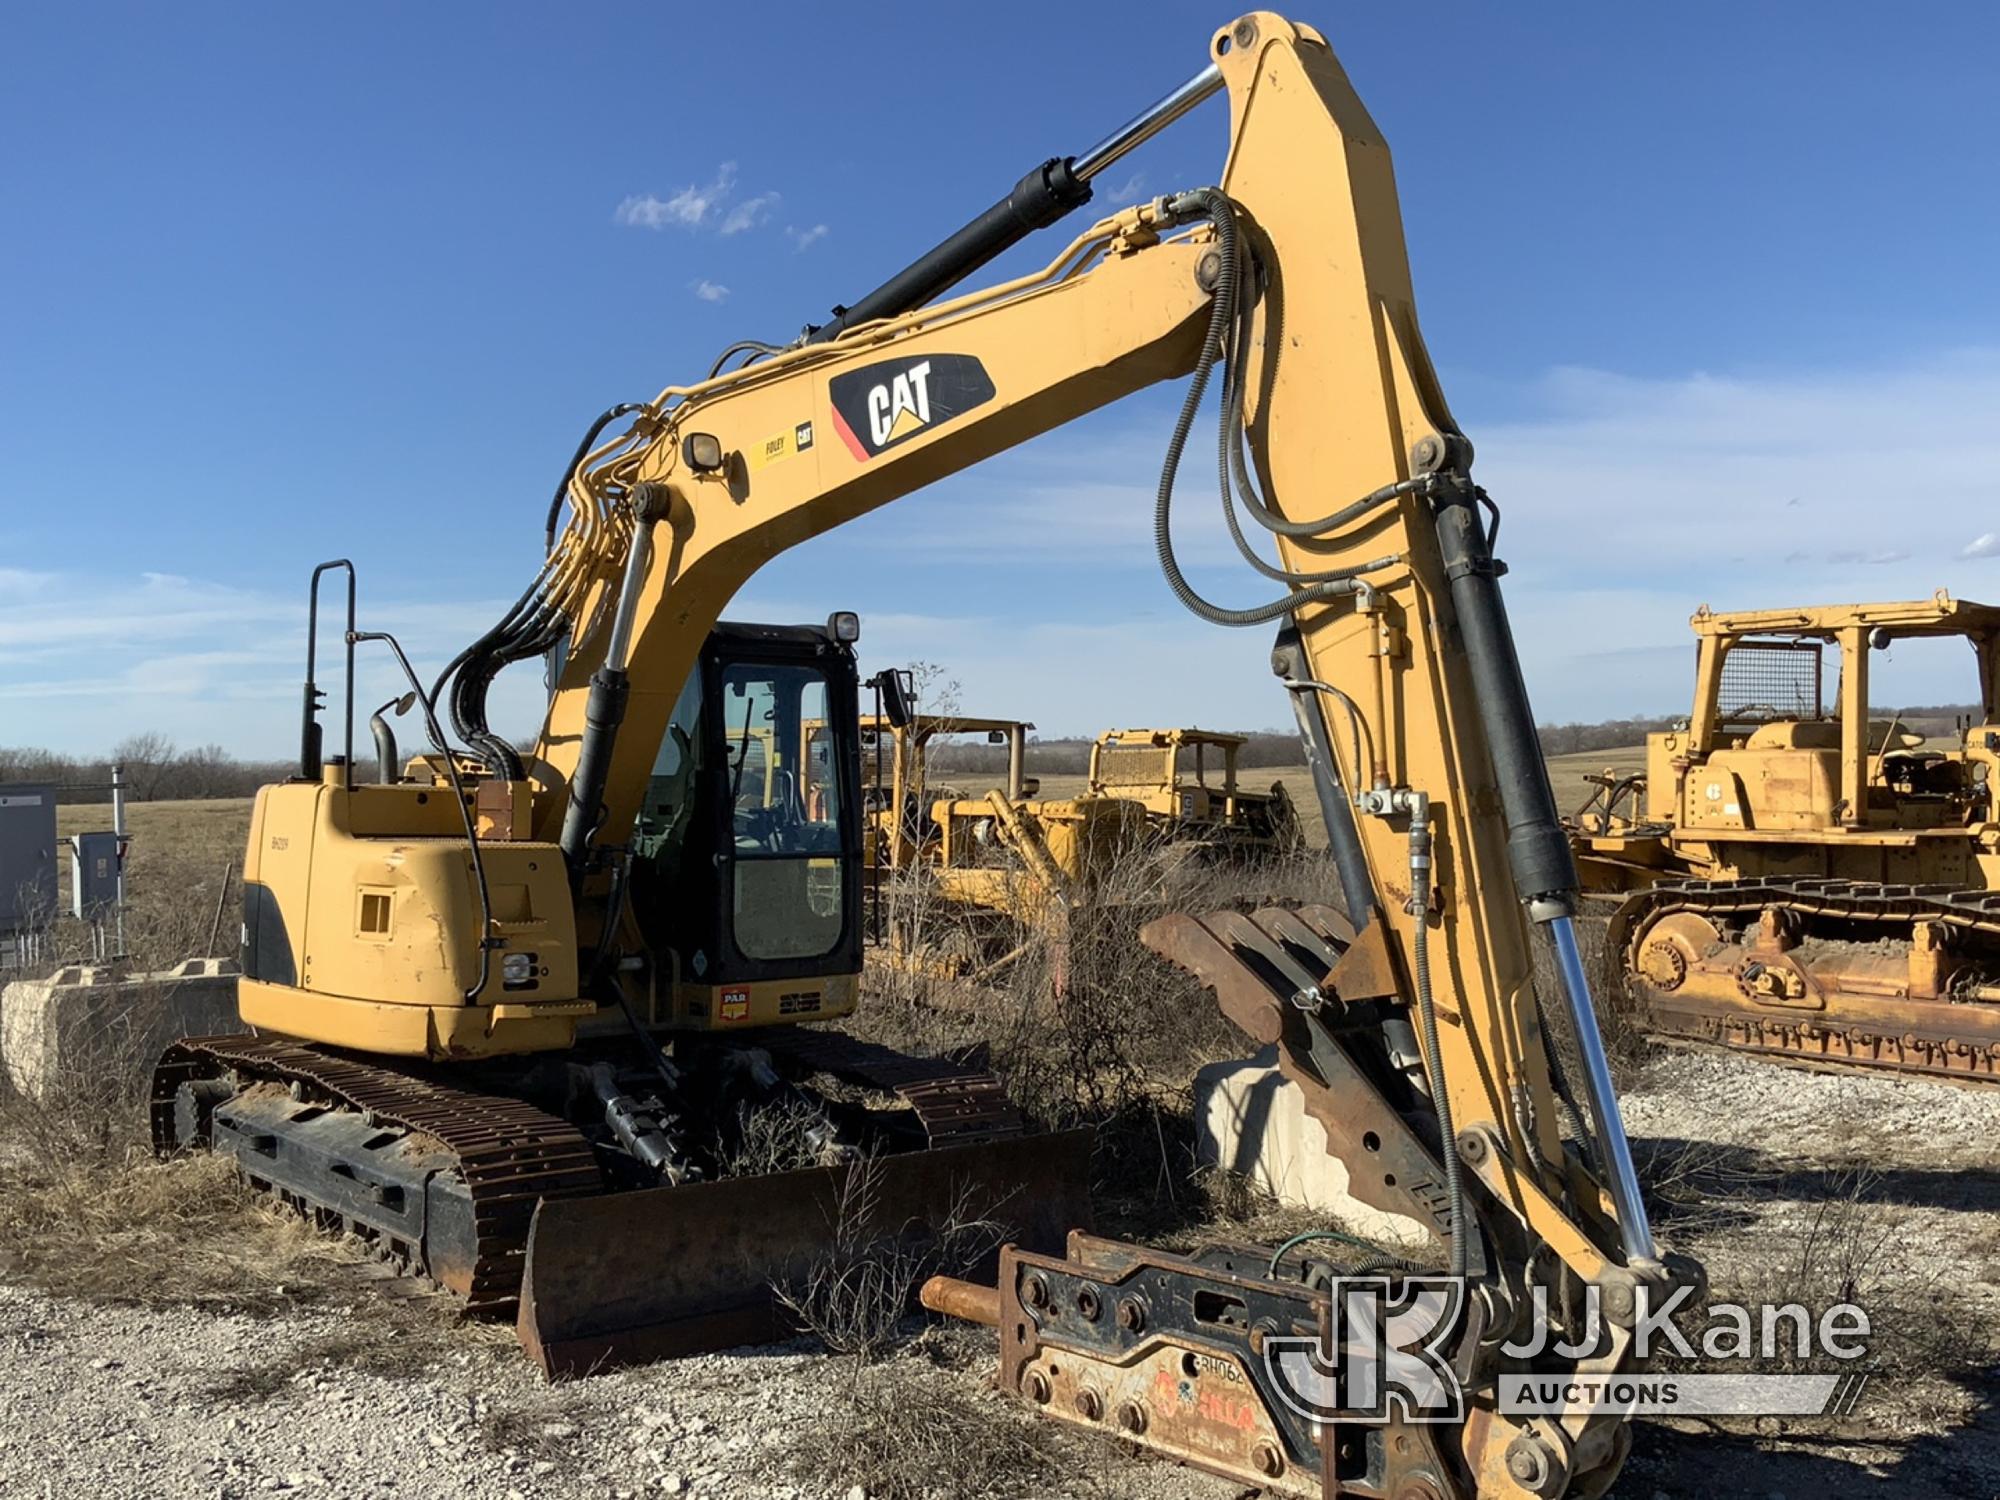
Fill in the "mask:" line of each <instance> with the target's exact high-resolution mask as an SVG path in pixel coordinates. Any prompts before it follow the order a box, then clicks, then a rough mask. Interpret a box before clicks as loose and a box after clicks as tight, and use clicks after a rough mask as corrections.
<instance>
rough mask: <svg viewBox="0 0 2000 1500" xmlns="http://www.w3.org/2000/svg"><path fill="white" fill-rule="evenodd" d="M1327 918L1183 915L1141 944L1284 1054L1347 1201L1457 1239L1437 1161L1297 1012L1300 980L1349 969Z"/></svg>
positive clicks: (1335, 1041)
mask: <svg viewBox="0 0 2000 1500" xmlns="http://www.w3.org/2000/svg"><path fill="white" fill-rule="evenodd" d="M1328 915H1329V913H1328V912H1327V909H1326V908H1314V907H1307V908H1304V909H1302V910H1301V911H1300V912H1298V913H1297V914H1296V917H1295V918H1294V917H1293V914H1292V913H1289V912H1278V911H1276V910H1275V909H1273V910H1266V911H1259V912H1257V913H1255V914H1254V915H1253V916H1244V915H1243V914H1241V913H1238V912H1223V913H1214V914H1211V915H1208V916H1203V917H1192V916H1188V915H1186V914H1185V913H1178V912H1177V913H1174V914H1173V915H1171V916H1167V917H1162V918H1160V919H1159V920H1157V921H1154V922H1149V923H1148V924H1147V925H1146V926H1145V928H1144V929H1142V930H1141V932H1140V934H1139V937H1140V941H1142V942H1143V943H1145V944H1146V946H1147V947H1149V948H1151V949H1152V950H1153V951H1154V952H1155V953H1157V954H1159V955H1160V956H1161V957H1162V958H1165V959H1167V960H1168V961H1169V962H1171V963H1175V964H1178V965H1179V966H1180V967H1182V968H1183V969H1186V970H1187V971H1188V972H1189V973H1191V974H1193V975H1194V976H1195V977H1196V978H1197V979H1199V980H1200V981H1201V982H1202V983H1203V984H1205V985H1207V986H1208V987H1209V989H1211V990H1212V991H1213V992H1214V994H1215V998H1216V1003H1217V1004H1218V1005H1219V1006H1220V1007H1221V1008H1222V1012H1223V1014H1224V1015H1226V1016H1228V1017H1229V1019H1230V1020H1231V1021H1232V1022H1234V1023H1235V1024H1236V1025H1237V1026H1238V1027H1240V1028H1241V1029H1242V1030H1243V1031H1244V1032H1246V1033H1248V1034H1249V1036H1250V1037H1251V1038H1252V1039H1253V1040H1255V1041H1258V1042H1262V1043H1266V1044H1276V1046H1277V1054H1278V1067H1279V1070H1280V1071H1281V1072H1282V1073H1283V1074H1284V1076H1285V1077H1286V1078H1287V1079H1289V1080H1291V1082H1293V1083H1294V1084H1296V1085H1297V1086H1298V1088H1299V1089H1300V1091H1301V1093H1302V1094H1303V1096H1304V1102H1305V1108H1306V1111H1307V1113H1309V1114H1310V1115H1311V1116H1312V1117H1313V1118H1314V1119H1315V1120H1317V1121H1319V1123H1320V1125H1321V1126H1322V1127H1324V1129H1325V1130H1326V1137H1327V1148H1328V1150H1329V1151H1330V1152H1331V1153H1332V1154H1333V1155H1334V1156H1337V1157H1338V1158H1340V1160H1341V1161H1342V1162H1343V1163H1345V1165H1346V1166H1347V1171H1348V1191H1349V1192H1350V1193H1351V1194H1352V1195H1353V1196H1354V1197H1355V1198H1356V1199H1358V1200H1360V1201H1361V1202H1363V1203H1365V1204H1367V1205H1369V1206H1370V1207H1372V1208H1379V1209H1381V1210H1382V1211H1383V1212H1385V1213H1393V1214H1401V1215H1403V1216H1404V1217H1405V1218H1408V1219H1411V1220H1414V1221H1415V1222H1416V1223H1418V1224H1421V1225H1423V1226H1424V1227H1426V1228H1428V1229H1430V1230H1431V1231H1432V1232H1433V1233H1435V1234H1436V1235H1438V1236H1439V1238H1440V1240H1441V1241H1442V1240H1444V1239H1446V1238H1447V1237H1448V1235H1449V1233H1450V1218H1451V1214H1450V1200H1449V1198H1448V1197H1447V1195H1446V1193H1445V1188H1444V1170H1443V1167H1442V1166H1441V1165H1440V1164H1439V1162H1438V1160H1437V1157H1436V1156H1435V1155H1434V1154H1433V1152H1432V1151H1431V1150H1430V1148H1429V1147H1428V1146H1426V1145H1425V1143H1424V1142H1423V1141H1422V1140H1421V1139H1419V1138H1418V1136H1417V1134H1416V1133H1415V1132H1414V1131H1413V1130H1412V1129H1411V1128H1410V1126H1409V1124H1408V1123H1407V1122H1406V1121H1405V1120H1404V1119H1403V1117H1402V1115H1400V1114H1399V1113H1397V1111H1396V1110H1395V1108H1394V1107H1393V1106H1391V1104H1390V1103H1389V1101H1388V1099H1387V1098H1385V1097H1384V1096H1383V1094H1382V1091H1381V1090H1380V1089H1379V1088H1378V1087H1377V1085H1376V1083H1375V1081H1374V1080H1373V1079H1372V1078H1371V1077H1370V1076H1369V1074H1368V1072H1367V1070H1366V1069H1364V1068H1363V1067H1362V1066H1361V1065H1360V1063H1359V1062H1358V1061H1357V1060H1356V1059H1355V1057H1354V1055H1353V1053H1351V1052H1350V1051H1349V1050H1348V1048H1347V1046H1346V1045H1345V1044H1344V1043H1343V1042H1342V1040H1341V1038H1340V1036H1339V1035H1338V1033H1337V1031H1335V1030H1332V1029H1329V1028H1328V1027H1327V1026H1325V1025H1323V1024H1321V1023H1320V1022H1319V1021H1318V1020H1317V1019H1316V1018H1315V1017H1313V1016H1312V1015H1310V1014H1309V1013H1308V1011H1307V1010H1305V1009H1302V1008H1301V1007H1300V1006H1298V1005H1296V1004H1294V1003H1293V996H1294V994H1295V993H1296V990H1297V988H1298V986H1297V984H1296V981H1297V978H1298V976H1299V975H1300V974H1301V973H1307V972H1310V967H1309V966H1310V963H1313V962H1317V963H1318V964H1319V966H1320V968H1319V972H1318V973H1315V974H1312V977H1311V979H1310V980H1309V981H1308V983H1314V984H1317V983H1321V982H1323V981H1324V980H1325V978H1326V977H1327V971H1328V970H1332V971H1333V972H1334V973H1336V974H1337V973H1338V972H1339V967H1338V966H1339V964H1340V963H1341V962H1343V956H1342V955H1341V954H1340V953H1339V952H1338V951H1337V949H1336V948H1335V946H1334V944H1333V943H1332V942H1331V941H1330V940H1328V938H1327V937H1326V936H1325V933H1326V930H1327V929H1326V927H1325V926H1323V925H1322V924H1325V923H1326V922H1327V917H1328ZM1331 915H1335V916H1337V915H1338V914H1337V913H1334V914H1331ZM1287 919H1290V920H1287ZM1369 930H1370V931H1373V930H1374V928H1373V926H1372V925H1371V927H1370V929H1369ZM1307 933H1311V934H1312V935H1316V936H1319V937H1320V946H1319V947H1318V948H1316V949H1310V950H1308V949H1304V948H1302V947H1301V943H1302V934H1307ZM1347 951H1348V953H1350V954H1352V953H1356V952H1361V951H1362V949H1361V947H1360V946H1359V945H1357V946H1356V947H1354V948H1350V949H1348V950H1347ZM1280 958H1282V960H1283V961H1282V962H1280V961H1279V959H1280ZM1328 1004H1329V1005H1331V1006H1332V1007H1333V1008H1334V1009H1335V1010H1336V1011H1338V1010H1339V1009H1340V1008H1341V1004H1342V1002H1341V999H1340V998H1339V997H1338V996H1333V997H1329V998H1328Z"/></svg>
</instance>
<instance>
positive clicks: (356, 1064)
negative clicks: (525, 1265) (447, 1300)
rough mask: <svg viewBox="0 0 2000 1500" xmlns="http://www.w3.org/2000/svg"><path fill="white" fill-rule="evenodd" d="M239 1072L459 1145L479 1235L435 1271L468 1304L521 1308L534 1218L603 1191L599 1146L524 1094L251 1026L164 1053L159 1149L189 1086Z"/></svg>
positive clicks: (434, 1262) (441, 1250)
mask: <svg viewBox="0 0 2000 1500" xmlns="http://www.w3.org/2000/svg"><path fill="white" fill-rule="evenodd" d="M230 1072H233V1073H235V1074H236V1075H237V1076H238V1078H239V1079H244V1080H250V1079H268V1080H271V1081H274V1082H277V1083H282V1084H286V1085H288V1086H295V1087H297V1088H299V1089H301V1090H304V1091H307V1092H308V1093H310V1094H311V1095H313V1096H316V1097H319V1098H323V1099H325V1100H327V1101H330V1102H332V1103H336V1104H340V1105H344V1106H346V1107H348V1108H350V1109H354V1110H358V1111H362V1112H363V1113H364V1114H365V1115H366V1116H368V1117H370V1118H373V1119H378V1120H381V1121H383V1122H385V1123H388V1124H393V1125H398V1126H401V1127H403V1128H405V1129H409V1130H415V1131H421V1132H423V1133H424V1134H426V1135H428V1136H432V1137H434V1138H436V1139H437V1140H438V1141H439V1142H441V1143H442V1144H443V1145H444V1146H445V1147H446V1148H448V1149H449V1150H450V1152H451V1153H452V1155H453V1157H454V1158H455V1160H456V1163H457V1168H458V1171H459V1172H460V1174H461V1175H462V1176H463V1177H464V1179H465V1184H466V1186H467V1188H468V1189H469V1190H470V1192H471V1195H472V1205H473V1226H474V1236H475V1238H474V1243H473V1244H472V1245H471V1246H469V1247H466V1246H450V1247H444V1246H440V1247H437V1249H438V1253H437V1254H436V1255H435V1256H428V1257H427V1258H426V1263H425V1264H424V1265H423V1266H422V1267H421V1269H422V1270H423V1272H424V1274H426V1275H428V1276H430V1277H432V1278H433V1279H434V1280H436V1281H437V1282H438V1283H439V1284H441V1285H443V1286H445V1287H446V1288H448V1289H449V1290H451V1291H453V1292H455V1293H457V1294H458V1295H459V1296H461V1297H463V1298H465V1303H466V1310H467V1311H468V1312H473V1313H479V1314H490V1315H499V1314H505V1313H508V1312H511V1311H513V1309H514V1305H515V1300H516V1297H517V1295H518V1293H519V1289H520V1283H521V1259H522V1251H523V1247H524V1245H525V1243H526V1240H527V1236H528V1224H529V1219H530V1216H531V1215H532V1214H533V1213H534V1210H535V1205H536V1204H537V1203H538V1202H539V1201H541V1200H543V1199H563V1198H570V1197H574V1196H576V1195H578V1194H593V1193H597V1192H599V1191H601V1190H602V1187H603V1181H602V1175H601V1174H600V1173H599V1171H598V1168H597V1161H596V1157H595V1155H594V1154H593V1153H592V1151H591V1148H590V1144H589V1142H587V1141H586V1140H584V1138H583V1136H582V1134H581V1133H580V1132H579V1131H577V1130H576V1128H575V1127H574V1126H572V1125H570V1124H569V1123H568V1122H566V1121H563V1120H559V1119H556V1118H555V1117H554V1116H552V1115H548V1114H544V1113H543V1112H542V1111H541V1110H538V1109H536V1108H535V1107H534V1106H533V1105H531V1104H527V1103H524V1102H523V1101H521V1100H518V1099H510V1098H505V1097H501V1096H495V1095H490V1094H478V1093H473V1092H470V1091H468V1090H465V1089H457V1088H452V1087H449V1086H448V1085H445V1084H441V1083H437V1082H435V1081H432V1080H428V1079H424V1078H420V1077H417V1076H414V1075H412V1074H409V1073H404V1072H399V1071H396V1070H393V1069H389V1068H383V1067H377V1066H375V1065H374V1064H372V1063H368V1062H363V1061H360V1060H358V1059H356V1058H352V1057H348V1056H345V1055H343V1054H340V1053H337V1052H334V1051H332V1050H331V1049H328V1048H324V1047H316V1046H310V1045H308V1044H306V1043H302V1042H293V1041H287V1040H285V1039H283V1038H280V1037H260V1036H252V1035H248V1034H244V1035H236V1036H211V1037H190V1038H188V1039H187V1040H185V1041H181V1042H177V1043H175V1044H174V1045H173V1046H172V1047H169V1048H168V1049H167V1051H166V1052H165V1053H164V1054H163V1055H162V1057H161V1059H160V1062H159V1065H158V1066H157V1068H156V1069H155V1071H154V1075H153V1094H152V1122H153V1144H154V1147H155V1149H157V1150H159V1151H162V1152H168V1151H172V1150H175V1149H177V1148H179V1147H180V1146H182V1145H185V1144H191V1143H186V1142H181V1141H179V1140H178V1139H177V1138H176V1133H175V1110H174V1103H175V1097H176V1095H177V1094H178V1092H179V1090H180V1087H181V1085H182V1084H183V1083H189V1082H193V1081H195V1080H198V1079H203V1078H213V1077H216V1076H218V1075H219V1074H223V1073H230Z"/></svg>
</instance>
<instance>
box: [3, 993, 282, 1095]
mask: <svg viewBox="0 0 2000 1500" xmlns="http://www.w3.org/2000/svg"><path fill="white" fill-rule="evenodd" d="M236 980H237V970H236V964H235V962H234V961H233V960H231V959H217V958H194V959H189V960H188V961H187V962H185V963H182V964H179V965H177V966H175V967H174V968H172V969H170V970H167V971H165V972H163V973H153V974H130V973H126V972H123V971H122V970H120V969H117V968H114V967H109V966H104V965H73V966H71V967H69V968H64V969H58V970H56V972H55V973H53V974H51V975H50V976H49V977H48V978H46V979H30V980H16V981H15V982H14V983H12V984H10V985H8V986H7V987H6V989H5V991H4V992H0V1067H4V1069H5V1071H6V1075H7V1080H8V1082H9V1083H11V1084H12V1085H13V1086H14V1088H15V1090H16V1091H17V1092H19V1093H21V1094H23V1095H25V1096H27V1097H28V1098H30V1099H35V1100H38V1101H42V1102H47V1101H48V1100H49V1099H51V1098H52V1097H54V1095H55V1094H56V1092H57V1091H58V1090H59V1089H61V1087H62V1086H63V1082H64V1080H65V1079H73V1078H80V1077H84V1076H87V1075H88V1074H89V1073H91V1072H96V1071H100V1070H103V1069H113V1070H118V1071H122V1072H125V1073H127V1074H129V1075H130V1076H131V1077H132V1078H133V1080H134V1081H135V1082H142V1081H143V1079H144V1077H145V1076H146V1075H148V1074H150V1072H151V1070H152V1066H153V1063H154V1061H155V1059H156V1058H157V1057H158V1056H159V1054H160V1052H161V1051H162V1050H163V1049H164V1048H165V1047H166V1046H167V1044H168V1043H170V1042H172V1041H174V1040H176V1039H177V1038H179V1037H184V1036H202V1035H208V1034H213V1033H216V1032H225V1031H241V1030H242V1029H243V1023H242V1021H241V1019H240V1018H239V1017H238V1016H237V1013H236Z"/></svg>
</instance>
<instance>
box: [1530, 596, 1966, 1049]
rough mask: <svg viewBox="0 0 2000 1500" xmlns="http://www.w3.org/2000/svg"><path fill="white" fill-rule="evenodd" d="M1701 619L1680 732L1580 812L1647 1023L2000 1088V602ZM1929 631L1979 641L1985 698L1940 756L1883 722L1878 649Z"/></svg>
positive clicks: (1584, 851)
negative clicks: (1999, 706)
mask: <svg viewBox="0 0 2000 1500" xmlns="http://www.w3.org/2000/svg"><path fill="white" fill-rule="evenodd" d="M1692 624H1693V626H1694V632H1695V637H1696V640H1697V642H1698V643H1699V651H1698V655H1697V660H1696V668H1695V691H1694V704H1693V708H1692V711H1691V712H1690V714H1689V716H1688V719H1687V720H1686V722H1685V723H1684V724H1683V725H1681V726H1679V727H1677V728H1675V729H1672V730H1669V731H1666V732H1665V733H1660V734H1654V735H1650V736H1648V738H1647V742H1646V769H1645V773H1644V774H1643V775H1640V776H1627V777H1623V778H1618V777H1612V776H1605V777H1599V778H1593V779H1594V780H1596V781H1597V782H1598V788H1599V789H1598V791H1597V793H1596V794H1595V795H1594V796H1593V797H1592V798H1591V800H1590V801H1589V802H1588V803H1586V804H1585V805H1584V806H1583V807H1582V808H1581V809H1579V810H1578V813H1577V814H1576V816H1574V817H1573V818H1572V819H1571V820H1570V822H1571V841H1572V844H1573V846H1574V848H1575V852H1576V856H1577V864H1578V869H1579V871H1580V873H1581V875H1582V878H1583V881H1584V885H1585V887H1586V889H1589V890H1593V891H1596V892H1599V893H1605V892H1610V893H1618V892H1632V893H1633V894H1630V895H1628V896H1627V897H1626V899H1625V900H1624V902H1623V904H1622V905H1620V907H1619V908H1618V911H1617V914H1616V915H1615V916H1614V917H1613V919H1612V923H1611V929H1610V935H1609V941H1610V945H1611V948H1612V950H1613V951H1614V952H1616V953H1617V954H1618V955H1619V959H1620V961H1621V962H1622V964H1623V966H1624V968H1625V971H1626V977H1627V980H1628V982H1629V984H1630V987H1631V989H1632V991H1633V992H1634V994H1635V995H1636V996H1637V997H1638V998H1639V1000H1640V1003H1641V1004H1642V1005H1643V1007H1644V1010H1645V1014H1646V1019H1647V1025H1648V1028H1649V1029H1650V1030H1652V1031H1654V1032H1655V1033H1658V1034H1660V1035H1663V1036H1666V1037H1670V1038H1676V1039H1682V1040H1689V1041H1696V1042H1708V1043H1714V1044H1718V1045H1722V1046H1727V1047H1734V1048H1741V1049H1745V1050H1748V1051H1752V1052H1760V1053H1766V1054H1770V1055H1773V1056H1776V1057H1780V1058H1783V1059H1786V1060H1789V1061H1796V1062H1806V1063H1822V1064H1842V1065H1852V1066H1869V1067H1887V1068H1895V1069H1901V1070H1906V1071H1912V1072H1923V1073H1936V1074H1943V1075H1945V1076H1948V1077H1952V1078H1958V1079H1976V1080H1981V1081H2000V809H1996V805H1995V798H1996V795H2000V776H1996V775H1995V774H1994V770H1995V766H1996V764H2000V711H1996V699H2000V680H1996V674H2000V650H1997V649H1996V643H2000V608H1996V607H1994V606H1992V605H1985V604H1972V603H1968V602H1966V601H1964V600H1958V599H1953V598H1952V597H1951V596H1950V595H1949V594H1948V593H1946V592H1944V591H1942V590H1940V591H1939V592H1938V593H1937V595H1936V596H1935V597H1933V598H1930V599H1926V600H1919V601H1916V602H1912V603H1896V604H1839V605H1821V606H1815V607H1810V608H1804V609H1768V610H1754V611H1748V612H1744V613H1738V614H1715V613H1711V612H1710V611H1709V610H1708V609H1707V608H1703V609H1702V610H1701V611H1700V612H1698V613H1697V614H1696V615H1695V616H1694V618H1693V621H1692ZM1938 638H1950V639H1959V640H1963V641H1964V642H1965V643H1966V644H1967V645H1968V646H1969V647H1970V648H1971V651H1970V653H1969V654H1970V656H1971V658H1972V665H1973V666H1974V667H1975V669H1976V688H1977V696H1976V699H1975V700H1974V701H1976V702H1977V704H1978V705H1979V707H1978V711H1977V712H1976V713H1974V714H1972V715H1970V716H1969V718H1968V720H1967V721H1965V722H1961V723H1960V724H1958V725H1957V727H1956V729H1955V732H1954V734H1953V736H1952V738H1951V740H1950V741H1949V742H1948V743H1945V744H1932V743H1929V742H1928V741H1927V740H1926V739H1925V737H1924V736H1923V735H1921V734H1919V733H1917V732H1915V731H1914V730H1912V729H1911V728H1910V727H1908V726H1907V725H1906V724H1905V723H1904V722H1902V719H1901V716H1900V715H1898V714H1890V715H1889V716H1888V717H1886V718H1885V717H1879V716H1877V717H1871V711H1870V708H1869V666H1870V661H1871V658H1872V656H1873V655H1874V654H1875V653H1877V652H1883V651H1888V650H1890V649H1892V648H1893V647H1894V646H1895V645H1896V644H1897V643H1898V642H1903V641H1911V640H1923V639H1938ZM1829 658H1831V665H1832V666H1833V667H1834V669H1835V671H1836V673H1837V675H1836V676H1835V677H1834V678H1833V679H1832V682H1831V683H1830V682H1829V678H1828V673H1827V666H1828V665H1829ZM1972 686H1975V684H1972V683H1969V684H1968V687H1972ZM1830 687H1831V688H1832V691H1831V692H1829V688H1830Z"/></svg>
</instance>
